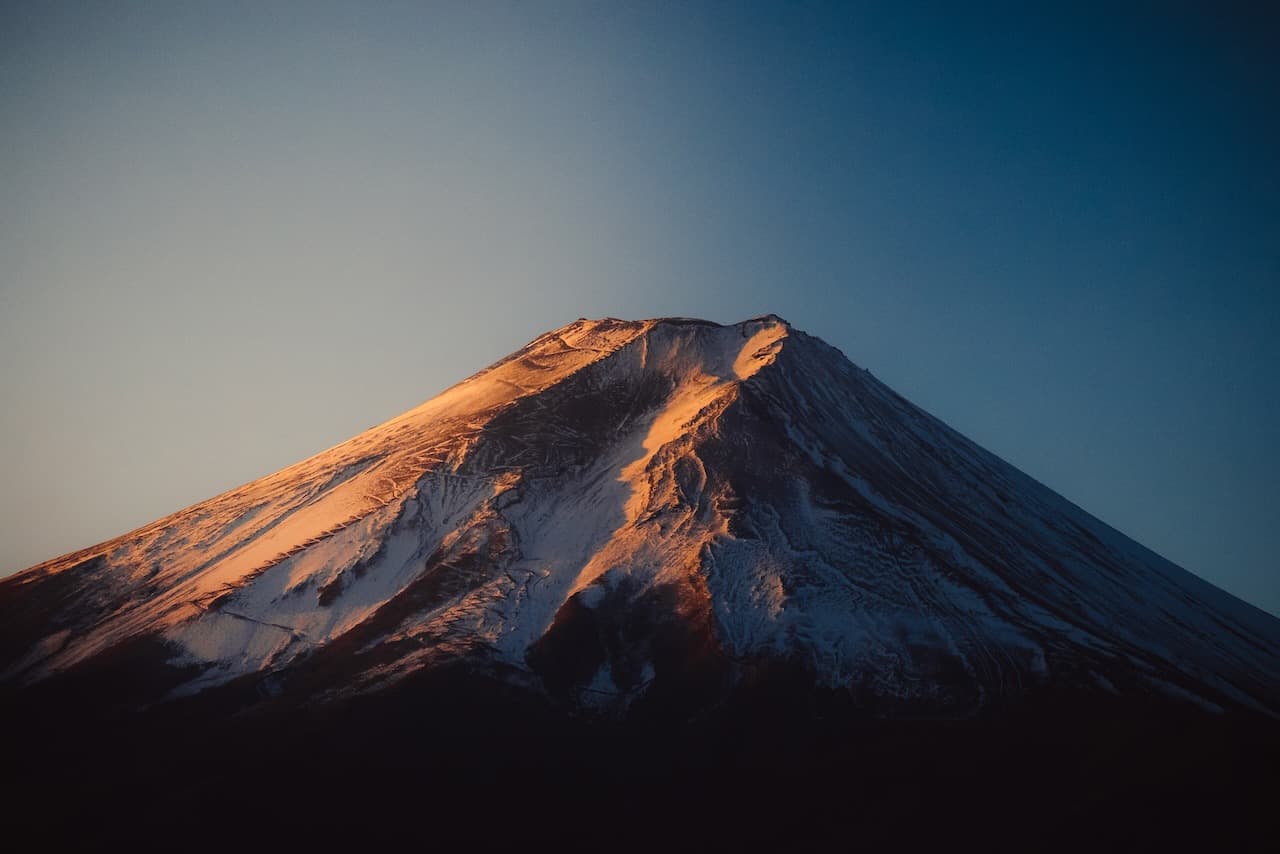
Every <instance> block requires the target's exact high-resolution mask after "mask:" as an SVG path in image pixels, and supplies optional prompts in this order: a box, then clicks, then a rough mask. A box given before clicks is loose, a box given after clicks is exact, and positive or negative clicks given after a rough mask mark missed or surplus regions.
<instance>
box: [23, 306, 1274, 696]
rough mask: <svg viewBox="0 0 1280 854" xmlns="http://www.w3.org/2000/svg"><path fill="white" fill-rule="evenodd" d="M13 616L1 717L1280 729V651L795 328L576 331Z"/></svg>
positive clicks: (538, 343)
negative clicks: (759, 719) (116, 678)
mask: <svg viewBox="0 0 1280 854" xmlns="http://www.w3.org/2000/svg"><path fill="white" fill-rule="evenodd" d="M0 609H3V619H0V679H2V680H3V682H4V683H5V684H6V688H5V690H6V691H13V692H17V693H21V692H22V691H24V690H26V688H27V687H30V686H37V685H40V684H43V683H51V682H56V681H58V680H64V679H73V678H76V677H77V676H78V675H79V676H83V675H84V674H90V673H94V672H106V668H116V669H117V670H116V671H112V672H118V671H119V669H120V668H123V670H124V671H125V672H132V673H137V672H140V671H141V670H142V669H145V670H146V672H147V673H148V674H150V675H149V677H148V679H147V680H146V684H145V686H144V688H143V689H140V690H139V691H138V692H137V693H136V694H135V695H132V696H131V697H130V699H129V702H135V703H139V704H156V703H163V702H190V698H193V697H194V698H199V697H202V696H213V695H216V694H217V693H218V692H219V691H224V690H226V689H227V688H228V686H238V689H243V690H244V691H245V694H246V695H247V696H250V697H254V698H256V699H255V702H256V701H260V702H262V703H269V702H270V701H271V700H272V698H275V697H278V696H281V695H290V696H294V697H299V698H305V699H306V702H308V703H321V704H323V703H327V702H332V701H335V700H340V699H343V698H351V697H355V696H363V695H369V694H376V693H378V692H381V691H384V690H386V689H389V688H394V686H396V685H398V684H400V683H402V682H403V681H404V680H406V679H407V678H409V677H413V676H421V675H422V674H430V673H431V672H433V671H437V670H441V669H444V668H450V667H456V666H458V665H465V667H466V668H467V669H469V670H470V671H472V672H483V673H486V674H489V675H490V676H492V678H494V679H495V680H498V681H501V682H503V683H504V684H507V685H510V686H514V687H517V688H519V689H520V690H522V691H526V692H531V693H532V694H535V695H537V696H541V697H544V698H548V699H550V700H551V701H552V702H553V703H555V704H558V705H562V706H568V707H570V708H572V709H574V710H578V711H584V712H589V713H599V714H603V715H606V716H613V717H626V716H627V715H629V714H631V713H633V712H637V711H638V710H643V709H645V708H647V707H653V706H656V705H673V706H674V707H678V708H684V709H696V708H707V707H711V706H714V705H715V704H717V703H721V702H724V699H725V698H726V697H729V696H731V695H732V694H734V692H735V691H738V690H740V689H741V688H742V687H743V686H744V685H751V684H755V683H756V682H757V681H758V680H760V679H762V678H765V676H762V674H764V675H767V674H776V673H779V672H786V673H787V674H789V675H788V676H787V679H789V680H796V679H799V680H800V681H801V682H802V683H803V684H805V685H809V686H812V688H813V689H814V690H819V691H822V692H826V694H828V695H837V696H840V697H841V698H843V702H845V703H847V704H848V705H849V706H850V707H852V708H857V709H860V710H862V711H864V712H866V713H867V714H871V715H879V716H890V717H891V716H895V715H926V716H946V717H967V716H972V715H975V714H980V713H981V712H982V711H983V710H984V709H990V708H993V707H997V706H1000V705H1001V704H1007V703H1010V702H1017V701H1018V700H1019V698H1021V697H1023V696H1026V695H1028V694H1031V693H1034V692H1036V691H1037V690H1040V689H1043V688H1045V687H1046V686H1051V687H1053V689H1054V690H1055V691H1063V690H1069V691H1071V692H1076V693H1079V694H1081V695H1099V696H1126V697H1132V696H1142V697H1154V698H1167V699H1168V700H1170V701H1172V702H1175V703H1185V704H1189V705H1192V706H1198V707H1201V708H1205V709H1210V710H1227V709H1230V710H1236V709H1248V710H1252V711H1254V712H1261V713H1263V714H1264V715H1266V714H1275V713H1276V712H1277V711H1280V689H1278V686H1280V621H1278V620H1276V619H1275V618H1273V617H1271V616H1269V615H1267V614H1265V613H1263V612H1261V611H1259V610H1257V609H1255V608H1253V607H1251V606H1249V605H1247V604H1245V603H1243V602H1241V601H1239V600H1237V599H1235V598H1233V597H1232V596H1230V595H1228V594H1226V593H1224V592H1223V591H1221V590H1218V589H1217V588H1215V587H1213V586H1211V585H1209V584H1207V583H1206V582H1204V581H1202V580H1201V579H1199V578H1197V577H1196V576H1194V575H1191V574H1190V573H1188V572H1186V571H1184V570H1182V569H1180V568H1178V567H1177V566H1174V565H1173V564H1171V563H1169V562H1168V561H1165V560H1163V559H1162V558H1160V557H1159V556H1157V555H1155V554H1154V553H1152V552H1150V551H1148V550H1147V549H1145V548H1143V547H1142V546H1140V545H1138V544H1137V543H1134V542H1133V541H1131V540H1129V539H1127V538H1126V537H1124V536H1123V535H1121V534H1119V533H1117V532H1116V531H1114V530H1113V529H1111V528H1109V527H1107V526H1106V525H1104V524H1103V523H1101V522H1099V521H1098V520H1097V519H1094V518H1093V517H1091V516H1089V515H1088V514H1087V513H1085V512H1083V511H1082V510H1080V509H1079V508H1077V507H1075V506H1074V505H1072V504H1070V503H1069V502H1067V501H1065V500H1064V499H1063V498H1061V497H1060V496H1058V495H1056V494H1054V493H1053V492H1052V491H1050V490H1049V489H1047V488H1045V487H1044V486H1042V485H1041V484H1039V483H1037V482H1035V481H1034V480H1032V479H1031V478H1029V477H1027V476H1026V475H1024V474H1022V473H1021V472H1019V471H1017V470H1016V469H1014V468H1013V467H1011V466H1010V465H1008V464H1006V463H1005V462H1003V461H1002V460H1000V459H999V458H997V457H995V456H994V455H992V454H990V453H988V452H986V451H984V450H983V449H982V448H979V447H977V446H976V445H974V444H973V443H972V442H970V441H968V440H966V439H965V438H964V437H963V436H960V435H959V434H957V433H956V432H954V431H952V430H950V429H949V428H948V427H947V426H946V425H944V424H942V423H941V422H939V421H938V420H936V419H934V418H933V417H931V416H930V415H928V414H927V413H925V412H923V411H922V410H920V409H918V408H917V407H915V406H913V405H912V404H911V403H909V402H907V401H906V400H904V399H903V398H901V397H899V396H898V395H897V394H895V393H894V392H893V391H892V390H890V389H889V388H887V387H886V386H884V385H883V384H881V383H880V382H878V381H877V380H876V379H874V378H873V377H872V376H871V375H870V374H869V373H867V372H866V371H864V370H861V369H859V368H857V367H855V366H854V365H853V364H851V363H850V362H849V361H848V360H847V359H846V358H845V357H844V356H843V355H842V354H841V353H840V352H839V351H837V350H835V349H833V348H832V347H829V346H828V345H826V344H824V343H823V342H822V341H820V340H818V339H815V338H812V337H810V336H808V335H805V334H804V333H802V332H800V331H798V330H795V329H793V328H792V327H790V326H789V325H788V324H787V323H786V322H785V321H783V320H781V319H780V318H777V317H774V316H766V317H762V318H757V319H754V320H749V321H746V322H744V323H740V324H736V325H732V326H720V325H717V324H713V323H707V322H704V321H697V320H683V319H660V320H646V321H637V322H629V321H621V320H614V319H606V320H596V321H588V320H579V321H577V322H574V323H571V324H569V325H568V326H565V327H563V328H561V329H558V330H555V331H554V332H550V333H547V334H546V335H543V336H541V337H539V338H537V339H536V340H534V341H533V342H531V343H530V344H529V345H528V346H526V347H525V348H523V349H522V350H520V351H519V352H517V353H515V354H513V355H511V356H509V357H508V358H506V359H504V360H502V361H501V362H498V363H497V364H495V365H493V366H492V367H490V368H488V369H486V370H484V371H482V372H480V373H479V374H476V375H475V376H473V377H471V378H470V379H468V380H465V381H464V382H462V383H460V384H458V385H457V386H454V387H453V388H451V389H449V390H448V391H446V392H444V393H443V394H441V395H440V396H438V397H436V398H434V399H432V400H430V401H428V402H426V403H424V404H423V405H421V406H419V407H418V408H416V409H413V410H411V411H409V412H407V413H405V414H404V415H402V416H400V417H398V418H396V419H393V420H392V421H389V422H387V423H385V424H383V425H380V426H378V427H375V428H373V429H371V430H369V431H367V432H365V433H362V434H361V435H359V436H356V437H355V438H353V439H351V440H350V441H347V442H345V443H343V444H341V445H338V446H336V447H334V448H332V449H330V450H328V451H325V452H323V453H321V454H318V455H316V456H314V457H312V458H310V459H308V460H305V461H303V462H301V463H298V464H297V465H294V466H291V467H289V468H287V469H284V470H283V471H280V472H277V473H276V474H273V475H269V476H267V477H265V478H262V479H261V480H258V481H255V482H253V483H250V484H247V485H245V486H243V487H240V488H239V489H235V490H232V491H231V492H228V493H226V494H224V495H220V496H218V497H216V498H213V499H210V500H209V501H206V502H204V503H202V504H198V505H196V506H193V507H190V508H187V509H186V510H182V511H180V512H178V513H176V514H174V515H172V516H169V517H167V518H165V519H161V520H159V521H157V522H155V523H152V524H151V525H148V526H146V527H144V528H141V529H139V530H137V531H134V532H132V533H129V534H126V535H124V536H122V537H119V538H117V539H115V540H111V541H110V542H106V543H103V544H101V545H98V546H95V547H93V548H90V549H86V550H84V551H82V552H77V553H75V554H71V555H67V556H64V557H61V558H58V559H56V560H53V561H49V562H48V563H45V564H41V565H39V566H36V567H33V568H32V569H29V570H27V571H25V572H23V573H20V574H18V575H16V576H14V577H12V578H9V579H6V580H5V581H3V582H0ZM788 684H790V683H788ZM246 686H247V687H246ZM184 698H185V699H184Z"/></svg>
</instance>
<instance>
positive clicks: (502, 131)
mask: <svg viewBox="0 0 1280 854" xmlns="http://www.w3.org/2000/svg"><path fill="white" fill-rule="evenodd" d="M783 5H784V4H763V5H761V6H760V7H753V6H750V5H748V4H745V3H724V4H658V3H648V2H646V3H634V4H624V3H621V2H601V3H593V4H573V3H559V2H542V3H524V4H511V5H508V4H490V3H477V2H474V1H473V2H466V3H458V4H445V3H434V4H417V3H413V4H371V3H358V4H357V3H348V4H333V5H327V4H322V3H317V2H306V3H266V2H256V0H255V2H249V3H232V2H217V3H207V4H184V3H145V4H137V5H133V4H129V3H108V4H101V3H92V4H84V5H79V4H57V3H49V2H31V3H19V4H11V3H10V4H4V5H3V6H2V7H0V366H3V369H2V371H0V440H2V441H0V573H6V572H9V571H14V570H17V569H20V568H22V567H25V566H27V565H29V564H32V563H35V562H37V561H40V560H44V559H46V558H49V557H52V556H54V555H56V554H60V553H62V552H66V551H70V550H73V549H76V548H80V547H83V546H87V545H90V544H92V543H94V542H96V541H99V540H102V539H106V538H109V537H112V536H115V535H117V534H121V533H124V532H125V531H127V530H129V529H132V528H134V527H137V526H138V525H141V524H143V523H146V522H148V521H150V520H152V519H154V518H157V517H159V516H162V515H165V514H167V513H169V512H171V511H174V510H177V509H179V508H181V507H183V506H185V505H188V504H191V503H194V502H196V501H198V500H201V499H204V498H207V497H209V496H211V495H213V494H216V493H218V492H221V491H223V490H225V489H228V488H230V487H233V486H236V485H238V484H240V483H242V482H244V481H247V480H250V479H252V478H254V477H257V476H259V475H263V474H266V473H269V472H271V471H274V470H276V469H279V468H281V467H283V466H285V465H287V464H289V463H292V462H294V461H296V460H298V459H301V458H303V457H305V456H308V455H309V454H311V453H314V452H316V451H319V450H321V449H322V448H325V447H327V446H330V445H332V444H335V443H337V442H339V441H341V440H343V439H345V438H347V437H349V436H351V435H353V434H354V433H357V432H359V431H360V430H362V429H364V428H366V427H369V426H371V425H373V424H374V423H377V422H380V421H382V420H385V419H387V418H389V417H391V416H394V415H396V414H398V413H400V412H401V411H403V410H405V409H407V408H409V407H411V406H413V405H415V404H417V403H418V402H420V401H421V400H423V399H425V398H427V397H430V396H432V395H434V394H435V393H437V392H438V391H440V390H442V389H443V388H445V387H446V386H448V385H451V384H452V383H453V382H455V381H457V380H459V379H461V378H463V377H464V376H466V375H468V374H470V373H472V372H474V371H475V370H477V369H479V368H481V367H483V366H484V365H486V364H488V363H489V362H491V361H493V360H495V359H497V358H499V357H501V356H503V355H505V354H507V353H508V352H510V351H511V350H514V349H516V348H517V347H519V346H521V345H522V344H524V343H525V342H526V341H528V340H529V339H531V338H533V337H534V336H535V335H537V334H539V333H541V332H543V331H545V330H546V329H549V328H551V327H555V326H559V325H561V324H563V323H566V322H568V321H571V320H573V319H574V318H577V317H579V316H589V317H598V316H604V315H613V316H620V317H627V318H641V317H651V316H659V315H688V316H698V317H707V318H710V319H715V320H720V321H724V322H732V321H737V320H741V319H743V318H746V317H749V316H752V315H757V314H762V313H765V312H776V313H777V314H780V315H782V316H783V317H786V318H787V319H788V320H790V321H791V322H792V323H793V324H795V325H796V326H798V327H800V328H802V329H804V330H806V331H808V332H811V333H814V334H816V335H819V336H821V337H823V338H825V339H826V340H827V341H829V342H831V343H832V344H835V345H836V346H838V347H840V348H841V349H842V350H844V352H845V353H846V354H847V355H848V356H849V357H850V358H851V359H853V360H854V361H855V362H857V363H858V364H860V365H862V366H864V367H868V368H870V369H871V370H872V371H873V372H874V373H875V374H876V375H877V376H879V377H880V378H881V379H883V380H885V381H886V382H888V383H889V384H890V385H892V386H893V387H894V388H896V389H897V390H898V391H899V392H901V393H903V394H904V395H906V396H907V397H909V398H911V399H912V400H913V401H915V402H916V403H918V404H920V405H922V406H924V407H925V408H926V409H928V410H930V411H931V412H933V413H934V414H936V415H938V416H939V417H941V418H942V419H944V420H945V421H947V422H948V423H950V424H951V425H952V426H954V427H955V428H957V429H959V430H960V431H962V432H964V433H965V434H967V435H968V436H970V437H971V438H973V439H975V440H976V441H978V442H979V443H980V444H982V445H984V446H986V447H987V448H989V449H991V450H993V451H995V452H996V453H998V454H1000V455H1001V456H1003V457H1004V458H1006V459H1008V460H1009V461H1011V462H1012V463H1014V464H1015V465H1017V466H1019V467H1021V468H1022V469H1024V470H1025V471H1027V472H1028V473H1030V474H1031V475H1033V476H1035V477H1037V478H1039V479H1040V480H1042V481H1044V482H1045V483H1046V484H1048V485H1049V486H1051V487H1053V488H1054V489H1056V490H1057V491H1059V492H1061V493H1062V494H1063V495H1065V496H1066V497H1068V498H1070V499H1071V500H1073V501H1075V502H1076V503H1078V504H1080V505H1081V506H1083V507H1084V508H1086V509H1087V510H1089V511H1090V512H1092V513H1094V514H1095V515H1097V516H1099V517H1100V518H1101V519H1103V520H1104V521H1106V522H1109V523H1111V524H1112V525H1114V526H1116V527H1117V528H1119V529H1120V530H1121V531H1123V532H1125V533H1126V534H1128V535H1130V536H1132V537H1134V538H1135V539H1137V540H1139V541H1141V542H1143V543H1145V544H1146V545H1148V546H1150V547H1152V548H1154V549H1155V550H1156V551H1158V552H1160V553H1162V554H1164V555H1165V556H1167V557H1169V558H1170V559H1172V560H1174V561H1175V562H1178V563H1180V564H1182V565H1183V566H1185V567H1187V568H1188V569H1190V570H1192V571H1194V572H1196V573H1198V574H1200V575H1202V576H1203V577H1205V578H1207V579H1209V580H1210V581H1212V582H1214V583H1216V584H1218V585H1220V586H1222V587H1224V588H1226V589H1227V590H1229V591H1231V592H1233V593H1235V594H1237V595H1239V596H1241V597H1243V598H1245V599H1246V600H1248V601H1251V602H1253V603H1255V604H1257V605H1259V606H1261V607H1263V608H1265V609H1267V610H1270V611H1271V612H1273V613H1280V561H1278V560H1277V557H1276V555H1277V553H1278V551H1280V549H1278V547H1280V500H1278V499H1277V498H1276V497H1275V488H1276V485H1277V483H1280V451H1278V450H1277V447H1276V442H1277V438H1278V437H1280V340H1278V339H1277V331H1278V330H1280V294H1278V293H1277V290H1278V288H1280V167H1278V166H1277V162H1276V161H1277V154H1278V153H1280V119H1278V118H1277V113H1278V111H1277V105H1280V67H1278V63H1277V51H1276V50H1275V45H1276V44H1277V43H1280V26H1278V25H1277V22H1276V20H1275V19H1274V18H1268V17H1264V16H1263V15H1261V14H1259V13H1257V12H1250V11H1247V10H1248V9H1249V5H1248V4H1241V5H1240V7H1239V8H1237V9H1234V10H1232V11H1223V10H1228V9H1230V8H1231V7H1230V6H1228V5H1222V4H1199V5H1200V6H1201V9H1200V10H1199V11H1195V10H1194V7H1192V6H1186V7H1183V6H1179V5H1177V4H1172V3H1158V4H1157V3H1152V4H1144V5H1142V6H1135V7H1131V8H1129V9H1127V10H1126V8H1125V7H1123V4H1116V3H1107V4H1105V5H1099V6H1097V7H1094V8H1091V7H1090V6H1088V5H1087V4H1081V3H1064V4H1062V6H1061V8H1059V9H1057V10H1051V11H1040V12H1036V13H1031V12H1028V11H1026V10H1025V9H1023V8H1022V7H1023V6H1025V5H1039V4H1009V5H1007V6H984V7H983V10H982V11H975V10H974V9H971V8H967V7H969V6H970V5H972V4H944V5H941V6H938V7H932V6H909V4H902V3H889V4H884V5H880V6H877V5H869V4H833V5H830V6H827V5H821V4H803V5H794V6H793V5H792V4H785V5H786V9H785V10H784V9H783V8H782V6H783ZM979 5H981V4H979ZM1259 5H1261V4H1259ZM947 7H951V8H950V10H948V8H947ZM1210 8H1213V9H1216V10H1219V11H1217V12H1216V13H1213V14H1210V13H1209V12H1208V11H1207V10H1208V9H1210Z"/></svg>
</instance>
